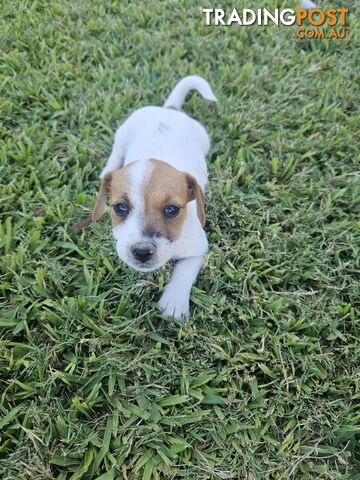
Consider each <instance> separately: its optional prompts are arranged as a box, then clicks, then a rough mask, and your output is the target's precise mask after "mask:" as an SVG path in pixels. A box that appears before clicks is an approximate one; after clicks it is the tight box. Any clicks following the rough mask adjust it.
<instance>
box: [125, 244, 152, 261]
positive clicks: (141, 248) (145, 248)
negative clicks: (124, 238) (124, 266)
mask: <svg viewBox="0 0 360 480" xmlns="http://www.w3.org/2000/svg"><path fill="white" fill-rule="evenodd" d="M155 252H156V247H155V245H154V244H153V243H151V242H138V243H135V244H134V245H133V246H132V247H131V253H132V255H133V257H134V258H135V259H136V260H137V261H138V262H141V263H146V262H148V261H149V260H150V259H151V257H152V256H153V255H154V253H155Z"/></svg>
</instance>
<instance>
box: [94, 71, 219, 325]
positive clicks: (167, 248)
mask: <svg viewBox="0 0 360 480" xmlns="http://www.w3.org/2000/svg"><path fill="white" fill-rule="evenodd" d="M190 90H197V91H198V92H199V93H200V94H201V95H202V96H203V97H204V98H206V99H207V100H211V101H214V102H215V101H216V98H215V96H214V94H213V92H212V90H211V88H210V85H209V84H208V82H207V81H206V80H204V79H203V78H201V77H199V76H196V75H194V76H190V77H186V78H183V79H182V80H181V81H180V82H179V83H178V84H177V85H176V87H175V88H174V90H173V91H172V92H171V94H170V96H169V98H168V99H167V100H166V102H165V104H164V106H163V107H153V106H148V107H143V108H140V109H138V110H136V111H135V112H134V113H133V114H132V115H131V116H130V117H129V118H128V119H127V120H126V121H125V122H124V123H123V124H122V125H121V126H120V127H119V129H118V130H117V132H116V134H115V140H114V145H113V148H112V152H111V155H110V157H109V159H108V161H107V163H106V166H105V168H104V169H103V171H102V173H101V175H100V178H101V179H102V184H101V187H100V191H99V193H98V196H97V200H96V205H95V208H94V211H93V214H92V219H93V221H96V220H98V219H99V218H100V217H101V215H102V214H103V212H104V209H105V205H106V199H107V197H110V204H111V218H112V226H113V230H112V231H113V235H114V237H115V240H116V250H117V253H118V255H119V257H120V258H121V259H122V260H123V261H124V262H125V263H127V264H128V265H130V266H131V267H132V268H134V269H135V270H139V271H141V272H149V271H152V270H155V269H157V268H159V267H162V266H163V265H165V263H167V262H168V261H169V260H174V261H175V262H176V263H175V267H174V270H173V272H172V275H171V279H170V281H169V283H168V284H167V285H166V287H165V289H164V292H163V294H162V296H161V298H160V300H159V302H158V305H159V307H160V309H161V310H162V312H163V315H164V316H166V317H168V316H171V317H173V318H174V319H175V320H176V321H178V322H180V321H182V320H184V319H185V318H187V317H188V316H189V298H190V291H191V287H192V284H193V283H194V281H195V280H196V277H197V275H198V273H199V270H200V268H201V266H202V264H203V255H204V254H205V253H206V251H207V248H208V242H207V239H206V235H205V232H204V230H203V226H204V224H205V211H204V194H203V192H204V189H205V185H206V183H207V178H208V174H207V167H206V161H205V157H206V154H207V153H208V151H209V147H210V141H209V137H208V135H207V133H206V130H205V129H204V127H203V126H202V125H201V124H200V123H199V122H197V121H196V120H194V119H193V118H191V117H189V116H188V115H186V114H185V113H183V112H180V111H179V110H180V108H181V106H182V104H183V102H184V100H185V97H186V95H187V93H188V92H189V91H190Z"/></svg>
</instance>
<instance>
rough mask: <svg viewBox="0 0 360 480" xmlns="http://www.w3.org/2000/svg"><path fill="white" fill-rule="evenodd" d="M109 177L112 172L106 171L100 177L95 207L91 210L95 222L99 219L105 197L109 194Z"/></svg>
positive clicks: (110, 177) (104, 203)
mask: <svg viewBox="0 0 360 480" xmlns="http://www.w3.org/2000/svg"><path fill="white" fill-rule="evenodd" d="M111 179H112V172H109V173H107V174H106V175H105V176H104V178H103V179H102V182H101V187H100V190H99V193H98V194H97V197H96V204H95V208H94V210H93V212H92V220H93V222H96V221H97V220H99V218H100V217H101V215H102V214H103V213H104V210H105V205H106V199H107V197H109V196H110V188H111Z"/></svg>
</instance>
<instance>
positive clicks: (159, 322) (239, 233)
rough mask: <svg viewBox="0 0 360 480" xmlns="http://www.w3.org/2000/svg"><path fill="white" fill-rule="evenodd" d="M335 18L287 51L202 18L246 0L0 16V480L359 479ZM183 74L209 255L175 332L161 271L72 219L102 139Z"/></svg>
mask: <svg viewBox="0 0 360 480" xmlns="http://www.w3.org/2000/svg"><path fill="white" fill-rule="evenodd" d="M235 3H236V5H235ZM356 3H357V2H355V1H352V2H351V1H349V2H346V4H347V6H350V7H352V10H351V18H350V32H351V34H350V37H349V38H348V39H346V40H336V39H333V40H331V41H330V40H313V41H311V40H304V41H300V40H296V39H295V38H294V36H295V31H296V27H279V28H277V27H276V26H271V27H267V28H261V27H247V28H241V27H233V28H220V27H219V28H216V27H206V26H205V25H204V16H203V15H202V13H201V7H206V6H208V7H209V6H212V7H214V6H217V7H223V8H224V7H225V8H226V7H227V8H228V9H229V10H231V8H232V7H233V6H236V7H237V8H239V9H240V8H243V7H247V8H251V7H253V6H254V3H252V4H250V3H249V2H245V0H241V1H239V2H230V1H229V0H226V1H223V2H222V4H221V5H220V4H219V5H217V4H210V2H205V1H204V2H203V4H201V2H193V1H191V0H181V1H175V0H170V1H167V2H165V1H162V2H160V1H159V2H140V1H132V2H130V1H120V0H119V1H114V0H96V1H93V2H88V1H85V0H80V1H77V0H73V1H69V0H61V1H60V0H54V1H51V2H46V1H45V0H41V1H40V0H39V1H37V0H33V1H30V0H28V1H25V0H24V1H20V0H18V1H10V0H4V1H3V2H2V5H1V19H0V39H1V60H0V88H1V107H0V110H1V114H0V136H1V140H0V177H1V193H0V221H1V224H0V225H1V230H0V247H1V266H0V273H1V286H0V288H1V290H0V293H1V301H0V309H1V315H0V375H1V376H0V478H1V479H4V480H23V479H58V480H70V479H71V480H76V479H80V478H82V479H84V480H90V479H99V480H100V479H101V480H114V479H116V480H132V479H144V480H149V479H159V480H160V479H174V480H175V479H181V478H184V479H190V480H193V479H194V480H195V479H199V480H200V479H201V480H202V479H227V478H233V479H241V480H266V479H276V480H288V479H299V480H308V479H322V480H327V479H342V480H345V479H346V480H348V479H353V480H355V479H357V480H359V479H360V473H359V472H360V446H359V440H360V411H359V403H360V385H359V383H360V382H359V363H360V362H359V360H360V341H359V316H358V310H357V307H358V306H359V280H358V278H359V277H356V275H357V274H358V273H359V232H360V230H359V227H360V223H359V198H360V191H359V184H360V181H359V153H358V150H357V147H358V146H359V137H358V136H357V135H358V133H359V123H360V119H359V98H360V93H359V88H358V85H357V84H356V80H357V78H358V74H359V63H360V62H359V55H358V53H359V42H358V40H357V39H358V35H359V24H358V23H357V24H356V20H357V19H356V14H357V15H359V8H358V9H357V12H356V8H357V7H356V5H355V4H356ZM266 5H267V6H269V7H271V8H273V7H274V2H272V1H270V0H268V1H266V2H263V4H262V5H261V6H266ZM284 5H285V6H293V2H287V4H286V3H285V2H284ZM255 6H256V7H258V6H259V5H255ZM194 73H197V74H200V75H203V76H204V77H205V78H206V79H207V80H208V81H209V83H210V84H211V86H212V87H213V90H214V92H215V94H216V95H217V97H218V104H217V105H213V104H211V103H210V102H206V101H204V100H203V99H202V98H201V97H200V96H199V95H197V94H195V95H193V96H191V97H189V99H188V101H187V102H186V103H185V105H184V110H185V111H186V112H188V113H189V114H190V115H192V116H194V117H195V118H197V119H198V120H199V121H201V122H202V123H203V124H204V125H205V126H206V128H207V130H208V132H209V134H210V137H211V138H212V148H211V152H210V155H209V169H210V183H209V188H208V191H207V206H206V210H207V225H206V231H207V234H208V238H209V242H210V249H209V253H208V255H207V258H206V265H205V268H204V269H203V271H202V273H201V275H200V276H199V279H198V281H197V283H196V286H195V287H194V288H193V292H192V302H191V312H192V315H191V318H190V319H189V321H188V322H187V323H186V324H185V325H183V326H182V327H179V326H178V325H176V324H175V323H174V322H173V321H171V320H169V319H168V320H164V319H162V318H161V316H160V315H159V311H158V310H157V307H156V301H157V299H158V298H159V295H160V293H161V291H162V288H163V286H164V283H165V282H166V281H167V279H168V276H169V272H170V269H168V268H165V269H162V270H160V271H158V272H155V273H152V274H148V275H146V274H139V273H137V272H135V271H133V270H131V269H130V268H128V267H127V266H125V265H124V264H122V263H120V261H119V260H118V258H117V255H116V252H115V248H114V244H113V240H112V237H111V226H110V218H109V216H108V215H104V218H102V219H101V221H100V222H98V223H97V224H95V225H91V226H89V227H87V228H85V229H84V230H83V231H81V232H80V233H78V234H73V233H71V230H70V226H71V225H72V224H74V223H76V222H78V221H80V220H81V219H83V218H85V217H86V216H88V215H89V214H90V212H91V209H92V207H93V206H94V201H95V195H96V192H97V190H98V188H99V177H98V176H99V173H100V170H101V168H102V166H103V164H104V162H105V160H106V159H107V157H108V155H109V153H110V149H111V145H112V140H113V135H114V132H115V129H116V127H117V126H118V125H119V124H120V123H121V122H122V121H123V120H124V119H125V118H126V116H127V115H129V113H130V112H131V111H132V110H134V109H135V108H137V107H139V106H142V105H145V104H157V105H159V104H162V102H163V101H164V100H165V98H166V96H167V95H168V94H169V93H170V91H171V89H172V88H173V87H174V85H175V84H176V82H177V81H178V80H180V79H181V78H182V77H184V76H185V75H189V74H194Z"/></svg>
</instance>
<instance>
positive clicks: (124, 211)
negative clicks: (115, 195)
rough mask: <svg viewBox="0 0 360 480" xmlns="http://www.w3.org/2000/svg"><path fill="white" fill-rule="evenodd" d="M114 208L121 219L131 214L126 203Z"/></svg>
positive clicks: (118, 204) (116, 205) (117, 204)
mask: <svg viewBox="0 0 360 480" xmlns="http://www.w3.org/2000/svg"><path fill="white" fill-rule="evenodd" d="M113 208H114V212H115V213H116V215H118V216H119V217H127V216H128V214H129V207H128V206H127V205H126V203H116V204H115V205H114V207H113Z"/></svg>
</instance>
